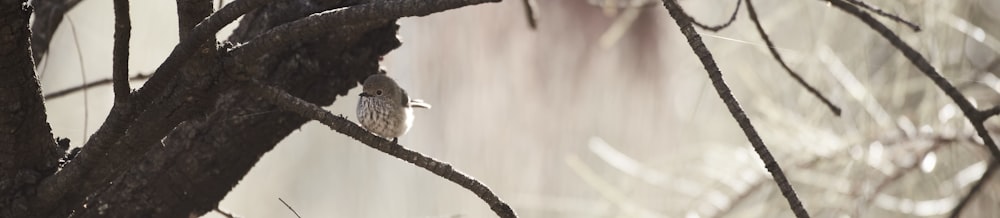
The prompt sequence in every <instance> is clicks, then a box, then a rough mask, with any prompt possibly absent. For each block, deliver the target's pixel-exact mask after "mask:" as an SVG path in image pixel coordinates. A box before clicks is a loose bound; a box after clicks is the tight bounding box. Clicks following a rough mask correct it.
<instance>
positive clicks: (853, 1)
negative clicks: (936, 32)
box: [847, 0, 920, 32]
mask: <svg viewBox="0 0 1000 218" xmlns="http://www.w3.org/2000/svg"><path fill="white" fill-rule="evenodd" d="M847 2H850V3H851V4H854V5H857V6H858V7H861V8H864V9H865V10H868V11H871V12H874V13H875V14H878V15H880V16H883V17H886V18H889V19H891V20H893V21H896V22H899V23H902V24H905V25H907V26H909V27H910V29H913V31H917V32H920V25H917V24H914V23H913V22H910V21H907V20H905V19H903V18H901V17H899V16H897V15H895V14H892V13H889V12H886V11H883V10H882V9H879V8H876V7H875V6H872V5H869V4H868V3H865V2H863V1H861V0H847Z"/></svg>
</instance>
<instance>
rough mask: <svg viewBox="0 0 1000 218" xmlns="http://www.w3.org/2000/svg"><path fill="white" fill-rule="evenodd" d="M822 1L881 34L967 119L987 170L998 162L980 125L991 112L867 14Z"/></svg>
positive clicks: (838, 1) (837, 1)
mask: <svg viewBox="0 0 1000 218" xmlns="http://www.w3.org/2000/svg"><path fill="white" fill-rule="evenodd" d="M825 1H827V2H829V3H831V4H832V5H834V6H836V7H837V8H840V9H841V10H843V11H844V12H847V13H848V14H851V15H854V16H855V17H857V18H858V19H860V20H861V21H862V22H863V23H865V24H867V25H868V26H869V27H870V28H872V30H875V31H876V32H878V33H879V34H881V35H882V37H883V38H885V39H886V40H887V41H889V43H891V44H892V45H893V46H895V47H896V49H898V50H899V51H900V52H902V53H903V56H905V57H906V58H907V59H908V60H910V63H912V64H913V65H914V66H916V67H917V69H919V70H920V72H923V73H924V75H926V76H927V77H928V78H930V79H931V81H933V82H934V84H935V85H937V86H938V88H940V89H941V90H942V91H944V93H945V95H948V97H949V98H951V100H952V101H954V102H955V105H957V106H958V108H960V109H962V113H963V114H964V115H965V117H966V118H967V119H969V122H970V123H972V126H973V127H974V128H975V129H976V133H977V134H978V135H979V137H980V138H981V139H983V144H984V145H985V146H986V148H987V149H988V150H989V151H990V154H991V155H992V161H990V166H993V165H995V164H996V162H998V161H1000V148H997V145H996V143H995V142H994V141H993V137H992V136H990V134H989V132H988V131H987V130H986V126H985V125H984V124H983V123H984V122H985V121H986V119H987V118H989V117H990V116H992V115H994V114H992V112H990V111H992V109H990V110H989V111H979V110H978V109H976V107H975V106H974V105H972V102H969V100H968V99H966V97H965V95H962V93H961V92H959V91H958V89H957V88H955V86H954V85H952V84H951V83H950V82H948V80H947V79H945V78H944V77H943V76H941V74H940V73H938V72H937V70H935V69H934V66H932V65H931V64H930V63H928V62H927V60H926V59H924V57H923V55H921V54H920V53H919V52H917V51H916V50H915V49H913V47H910V45H908V44H906V42H903V40H902V39H900V38H899V36H897V35H896V34H895V33H893V32H892V30H889V28H888V27H886V26H885V25H884V24H882V23H881V22H879V21H878V20H876V19H875V18H874V17H872V16H871V15H869V14H868V13H865V12H864V11H861V10H860V9H858V8H857V7H856V6H854V5H853V4H850V3H847V2H845V1H844V0H825ZM992 168H995V167H992ZM992 173H993V170H990V169H987V170H986V171H985V172H983V177H982V178H980V179H979V183H983V181H985V180H987V179H988V177H990V176H991V175H992ZM979 186H981V184H976V186H974V187H973V188H974V190H970V192H969V193H968V194H967V195H966V196H965V197H964V198H963V201H968V200H967V199H971V198H973V197H974V196H975V195H976V194H977V193H979V191H978V187H979ZM966 205H967V204H965V203H960V204H958V205H956V206H955V208H954V209H952V214H953V215H957V214H960V213H961V212H962V210H963V209H964V208H965V206H966Z"/></svg>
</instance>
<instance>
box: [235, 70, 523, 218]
mask: <svg viewBox="0 0 1000 218" xmlns="http://www.w3.org/2000/svg"><path fill="white" fill-rule="evenodd" d="M247 89H249V90H251V91H253V92H254V93H256V94H257V95H258V96H260V97H261V98H263V99H264V100H266V101H268V102H271V103H274V104H276V105H277V106H278V107H279V108H281V109H282V110H285V111H291V112H295V113H297V114H299V115H301V116H303V117H307V118H309V119H313V120H316V121H319V122H320V123H323V124H324V125H326V126H329V127H330V128H331V129H333V130H335V131H337V132H339V133H342V134H344V135H347V136H350V137H351V138H354V139H356V140H358V141H360V142H362V143H364V144H365V145H368V146H369V147H371V148H374V149H376V150H379V151H382V152H384V153H386V154H389V155H392V156H394V157H396V158H399V159H401V160H404V161H406V162H409V163H411V164H413V165H416V166H418V167H421V168H424V169H426V170H427V171H431V172H432V173H434V174H437V175H438V176H441V177H443V178H445V179H448V180H449V181H452V182H454V183H455V184H458V185H460V186H462V187H464V188H465V189H468V190H469V191H471V192H472V193H474V194H476V196H479V198H480V199H482V200H483V201H485V202H486V204H488V205H489V206H490V209H492V210H493V212H495V213H496V214H497V216H500V217H504V218H510V217H517V214H515V213H514V210H512V209H511V208H510V206H509V205H507V203H505V202H504V201H503V200H501V199H500V197H497V195H496V194H494V193H493V191H491V190H490V188H489V187H487V186H486V185H484V184H482V183H481V182H479V181H477V180H476V179H474V178H472V177H470V176H468V175H465V174H464V173H462V172H460V171H458V170H456V169H454V168H452V166H451V165H449V164H448V163H444V162H441V161H438V160H436V159H434V158H431V157H427V156H424V155H423V154H420V153H419V152H416V151H412V150H409V149H407V148H405V147H403V146H402V145H399V144H393V143H392V142H390V141H388V140H386V139H384V138H381V137H378V136H375V135H373V134H371V133H369V132H368V131H365V130H364V129H363V128H361V126H358V125H357V124H354V123H353V122H351V121H349V120H347V119H345V118H344V117H340V116H336V115H333V114H331V113H330V112H327V111H325V110H323V109H322V108H320V107H319V106H316V105H315V104H312V103H309V102H306V101H303V100H302V99H299V98H296V97H295V96H292V95H289V94H288V93H285V92H284V91H281V90H278V89H276V88H273V87H269V86H264V85H261V84H252V85H248V86H247Z"/></svg>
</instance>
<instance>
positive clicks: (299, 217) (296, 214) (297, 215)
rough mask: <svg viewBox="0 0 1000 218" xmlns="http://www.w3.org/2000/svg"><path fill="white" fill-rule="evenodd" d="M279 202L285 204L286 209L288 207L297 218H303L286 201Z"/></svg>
mask: <svg viewBox="0 0 1000 218" xmlns="http://www.w3.org/2000/svg"><path fill="white" fill-rule="evenodd" d="M278 200H279V201H281V203H282V204H285V207H288V210H291V211H292V213H293V214H295V217H298V218H302V216H299V212H295V209H293V208H292V206H291V205H288V203H285V200H282V199H281V198H278Z"/></svg>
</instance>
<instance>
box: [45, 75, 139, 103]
mask: <svg viewBox="0 0 1000 218" xmlns="http://www.w3.org/2000/svg"><path fill="white" fill-rule="evenodd" d="M149 76H150V75H149V74H141V73H140V74H138V75H135V76H132V77H129V78H128V80H129V81H142V80H145V79H148V78H149ZM112 81H113V80H112V79H111V78H104V79H101V80H98V81H93V82H89V83H84V84H82V85H79V86H74V87H70V88H67V89H63V90H59V91H55V92H52V93H49V94H45V100H52V99H56V98H59V97H63V96H66V95H68V94H71V93H74V92H79V91H82V90H84V89H89V88H94V87H97V86H103V85H107V84H111V82H112Z"/></svg>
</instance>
